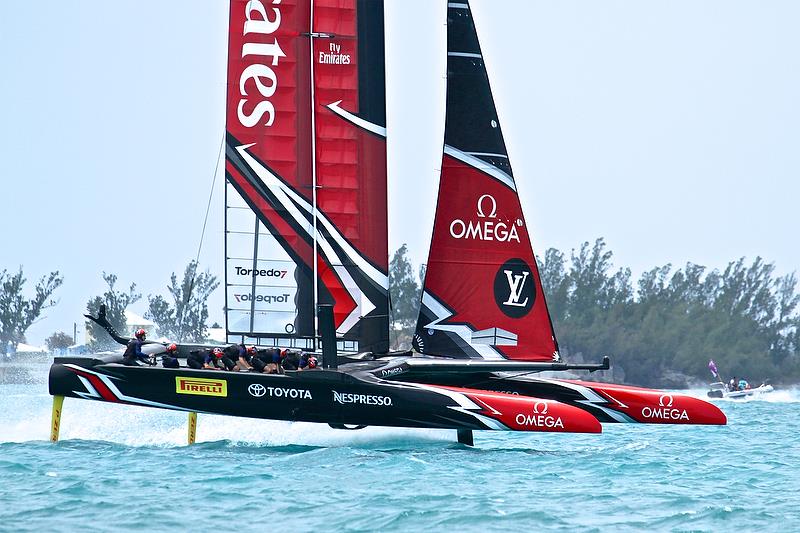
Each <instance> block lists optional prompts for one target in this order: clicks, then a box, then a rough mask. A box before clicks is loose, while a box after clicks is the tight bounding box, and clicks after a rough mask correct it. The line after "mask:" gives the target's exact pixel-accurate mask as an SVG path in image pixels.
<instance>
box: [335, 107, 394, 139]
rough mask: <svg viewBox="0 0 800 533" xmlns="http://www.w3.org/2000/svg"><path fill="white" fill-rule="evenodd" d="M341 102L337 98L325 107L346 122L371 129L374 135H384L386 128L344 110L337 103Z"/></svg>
mask: <svg viewBox="0 0 800 533" xmlns="http://www.w3.org/2000/svg"><path fill="white" fill-rule="evenodd" d="M341 103H342V101H341V100H337V101H336V102H333V103H332V104H328V105H327V106H326V107H327V108H328V109H330V110H331V111H333V112H334V113H336V114H337V115H339V116H340V117H342V118H343V119H345V120H347V121H348V122H352V123H353V124H355V125H356V126H358V127H359V128H362V129H365V130H367V131H371V132H372V133H374V134H375V135H380V136H381V137H386V128H384V127H383V126H378V125H377V124H375V123H374V122H369V121H368V120H364V119H363V118H361V117H357V116H356V115H354V114H352V113H350V112H349V111H345V110H344V109H342V108H341V107H339V104H341Z"/></svg>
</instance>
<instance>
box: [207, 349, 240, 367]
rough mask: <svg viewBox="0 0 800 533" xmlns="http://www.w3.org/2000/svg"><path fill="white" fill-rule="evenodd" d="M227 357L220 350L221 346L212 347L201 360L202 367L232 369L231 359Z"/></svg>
mask: <svg viewBox="0 0 800 533" xmlns="http://www.w3.org/2000/svg"><path fill="white" fill-rule="evenodd" d="M224 359H227V358H226V357H225V354H224V353H223V352H222V348H219V347H217V348H214V349H213V350H211V352H210V353H208V354H206V356H205V358H204V360H203V368H205V369H207V370H233V366H234V365H233V361H231V360H230V359H228V360H227V361H224Z"/></svg>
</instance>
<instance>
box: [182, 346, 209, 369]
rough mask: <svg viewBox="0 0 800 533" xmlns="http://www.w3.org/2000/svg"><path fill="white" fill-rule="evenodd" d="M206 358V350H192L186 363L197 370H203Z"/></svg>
mask: <svg viewBox="0 0 800 533" xmlns="http://www.w3.org/2000/svg"><path fill="white" fill-rule="evenodd" d="M205 359H206V352H204V351H202V350H200V351H193V352H190V353H189V355H188V356H187V357H186V365H187V366H188V367H189V368H194V369H195V370H201V369H202V368H203V363H204V362H205Z"/></svg>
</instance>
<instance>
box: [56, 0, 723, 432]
mask: <svg viewBox="0 0 800 533" xmlns="http://www.w3.org/2000/svg"><path fill="white" fill-rule="evenodd" d="M447 13H448V26H447V27H448V30H447V31H448V38H447V43H448V44H447V54H448V59H447V69H448V89H447V102H446V105H447V111H446V125H445V145H444V150H443V162H442V173H441V182H440V187H439V199H438V203H437V211H436V215H435V223H434V230H433V238H432V242H431V249H430V257H429V261H428V268H427V274H426V278H425V282H424V289H423V296H422V305H421V309H420V316H419V320H418V325H417V330H416V334H415V337H414V350H413V351H410V352H404V353H390V352H389V328H388V309H389V301H388V276H387V271H388V265H387V261H388V238H387V201H386V124H385V116H386V113H385V81H384V31H383V5H382V2H381V1H379V0H342V1H339V2H337V3H336V5H335V6H333V5H331V3H330V2H322V1H319V0H316V1H315V0H283V1H278V0H274V1H273V2H272V3H269V2H266V1H258V0H251V1H246V0H232V2H231V11H230V27H229V32H230V35H229V63H228V80H229V85H228V94H227V136H226V167H225V168H226V178H227V180H226V199H225V209H226V231H225V235H226V241H225V245H226V253H225V260H226V282H225V285H226V325H227V333H228V341H229V342H232V343H233V342H236V343H247V344H254V345H258V346H265V347H266V346H290V347H295V348H301V349H304V350H316V349H317V348H318V347H319V341H320V339H321V348H322V363H323V364H322V366H323V368H321V369H318V370H313V371H286V372H285V373H283V374H259V373H254V372H224V371H214V370H193V369H189V368H183V367H181V368H177V369H173V368H157V367H136V366H124V365H122V364H121V356H117V355H114V356H104V357H92V358H75V357H59V358H56V360H55V362H54V364H53V366H52V368H51V371H50V394H52V395H53V396H54V409H53V428H52V433H51V438H52V439H53V440H57V439H58V426H59V420H60V412H61V406H62V401H63V398H64V397H65V396H69V397H75V398H84V399H92V400H99V401H107V402H116V403H125V404H132V405H144V406H151V407H158V408H164V409H174V410H182V411H188V412H189V413H190V415H189V428H190V430H189V440H190V442H192V441H193V440H194V431H195V427H196V413H197V412H203V413H216V414H223V415H232V416H245V417H253V418H268V419H279V420H292V421H307V422H319V423H327V424H329V425H331V426H333V427H337V428H345V429H354V428H360V427H364V426H367V425H380V426H396V427H416V428H449V429H456V430H458V438H459V441H460V442H462V443H466V444H472V433H471V431H472V430H510V431H544V432H593V433H599V432H600V431H601V422H637V423H657V424H725V423H726V418H725V415H724V414H723V413H722V412H721V411H720V410H719V409H718V408H717V407H715V406H714V405H712V404H710V403H708V402H705V401H702V400H699V399H695V398H691V397H688V396H685V395H679V394H671V393H666V392H664V391H658V390H651V389H642V388H638V387H629V386H623V385H610V384H601V383H594V382H585V381H575V380H559V379H544V378H539V377H535V374H536V373H538V372H541V371H544V370H549V371H561V370H581V369H582V370H589V371H595V370H602V369H608V368H609V361H608V358H605V359H604V360H603V362H602V363H599V364H585V365H576V364H569V363H566V362H564V361H562V360H561V357H560V355H559V351H558V343H557V340H556V336H555V332H554V331H553V326H552V322H551V320H550V315H549V311H548V309H547V304H546V301H545V296H544V292H543V290H542V285H541V281H540V279H539V272H538V269H537V266H536V260H535V257H534V255H533V249H532V245H531V241H530V235H529V233H528V228H527V226H526V224H525V219H524V216H523V213H522V209H521V206H520V200H519V196H518V194H517V191H516V183H515V180H514V177H513V173H512V171H511V166H510V164H509V159H508V154H507V151H506V148H505V142H504V140H503V136H502V132H501V129H500V123H499V119H498V117H497V112H496V109H495V105H494V100H493V98H492V93H491V89H490V86H489V79H488V76H487V73H486V69H485V66H484V62H483V57H482V54H481V50H480V46H479V43H478V38H477V33H476V31H475V25H474V21H473V18H472V13H471V11H470V8H469V4H468V2H467V1H461V2H449V3H448V11H447ZM454 272H458V275H453V273H454ZM90 318H92V319H93V320H95V321H97V322H98V323H100V324H101V325H104V326H106V327H107V329H109V333H111V334H112V335H115V338H116V339H117V340H118V341H120V342H122V343H125V342H127V339H125V338H123V337H121V336H119V335H117V334H116V332H114V331H113V328H110V325H109V324H108V323H107V321H105V320H104V317H103V316H99V317H90ZM153 346H155V347H156V348H157V349H158V345H153ZM193 348H196V346H195V347H193V346H188V345H184V346H181V347H180V352H181V353H182V354H183V355H184V356H185V355H186V353H188V351H189V350H191V349H193ZM339 351H343V352H347V353H348V355H339V354H338V352H339Z"/></svg>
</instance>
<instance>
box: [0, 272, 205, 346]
mask: <svg viewBox="0 0 800 533" xmlns="http://www.w3.org/2000/svg"><path fill="white" fill-rule="evenodd" d="M103 279H104V280H105V282H106V284H107V286H108V288H107V290H106V291H105V292H104V293H103V294H102V295H98V296H94V297H92V298H90V299H89V301H88V302H87V303H86V311H87V312H88V313H89V314H91V315H94V316H96V315H97V314H98V312H99V311H100V306H101V305H105V306H106V313H107V318H108V320H109V322H111V324H112V325H113V326H114V328H115V329H116V330H117V331H119V332H120V333H121V334H122V335H129V334H130V333H131V332H129V331H128V327H127V321H126V319H125V310H126V309H127V308H128V306H129V305H131V304H133V303H136V302H137V301H139V300H140V299H141V298H142V295H141V294H139V293H138V292H136V284H135V283H131V284H130V286H129V287H127V289H124V290H122V289H119V288H118V287H117V276H116V275H115V274H107V273H105V272H103ZM26 282H27V279H26V278H25V276H24V274H23V270H22V267H20V269H19V271H18V272H16V273H9V272H8V271H7V270H3V271H2V272H0V353H5V352H6V350H7V349H8V348H9V347H11V349H12V350H16V346H17V345H18V344H20V343H24V342H25V341H26V337H25V333H26V332H27V330H28V328H30V326H31V325H33V324H34V323H35V322H36V321H37V320H39V319H40V317H41V314H42V312H43V311H44V310H46V309H48V308H50V307H52V306H54V305H56V304H57V301H56V300H54V299H52V295H53V293H54V292H55V290H56V289H58V287H60V286H61V285H62V283H63V282H64V278H63V277H62V276H61V275H60V274H59V273H58V271H55V272H51V273H50V274H49V275H47V276H44V277H42V278H41V279H40V280H39V281H38V282H37V283H36V285H35V287H34V289H33V292H34V295H33V296H32V297H27V296H26V291H25V284H26ZM218 286H219V282H218V281H217V278H216V276H213V275H211V274H210V273H209V272H198V265H197V263H196V262H195V261H191V262H190V263H189V264H188V265H187V267H186V269H185V270H184V273H183V279H182V280H181V281H180V282H179V281H178V276H177V275H176V274H175V273H174V272H173V273H172V276H171V277H170V283H169V285H167V287H166V289H167V293H168V294H169V296H167V297H164V296H162V295H158V294H157V295H150V296H148V297H147V300H148V309H147V312H146V313H145V316H144V317H145V318H147V319H149V320H152V321H153V322H154V323H155V325H156V327H157V329H158V332H159V334H160V335H161V336H166V337H168V338H170V339H172V340H175V341H177V342H203V341H204V340H205V339H206V335H207V333H208V327H207V325H206V321H207V319H208V305H207V304H206V302H207V300H208V297H209V296H210V295H211V293H212V292H213V291H214V290H215V289H216V288H217V287H218ZM86 330H87V333H88V338H89V342H88V348H89V350H92V351H102V350H108V349H114V348H117V347H118V345H117V344H116V343H115V342H114V340H113V339H111V338H110V336H109V335H108V334H107V333H106V332H105V330H103V329H102V328H100V327H99V326H97V325H96V324H95V323H94V322H91V321H87V322H86ZM73 342H74V339H73V338H72V336H71V335H69V334H67V333H65V332H63V331H56V332H54V333H53V334H52V335H50V336H49V337H48V338H47V339H46V343H47V346H48V348H50V350H58V349H66V348H67V347H69V346H71V345H72V344H73Z"/></svg>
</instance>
